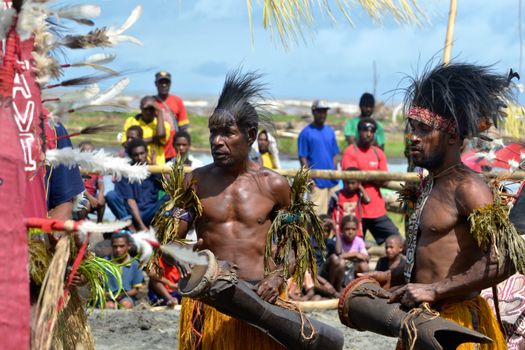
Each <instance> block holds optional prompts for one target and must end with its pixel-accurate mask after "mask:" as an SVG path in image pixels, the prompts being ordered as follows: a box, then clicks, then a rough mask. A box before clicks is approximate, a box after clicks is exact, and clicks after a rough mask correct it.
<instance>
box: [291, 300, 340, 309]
mask: <svg viewBox="0 0 525 350" xmlns="http://www.w3.org/2000/svg"><path fill="white" fill-rule="evenodd" d="M292 302H293V303H294V304H296V305H297V306H299V308H300V309H301V310H302V311H312V310H330V309H337V304H338V303H339V299H327V300H308V301H292Z"/></svg>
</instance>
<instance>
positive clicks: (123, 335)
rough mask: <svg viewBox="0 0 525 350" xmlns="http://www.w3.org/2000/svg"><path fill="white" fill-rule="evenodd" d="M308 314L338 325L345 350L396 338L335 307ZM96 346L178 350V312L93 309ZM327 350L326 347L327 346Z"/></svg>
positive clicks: (380, 346) (381, 349)
mask: <svg viewBox="0 0 525 350" xmlns="http://www.w3.org/2000/svg"><path fill="white" fill-rule="evenodd" d="M308 315H309V316H310V317H314V318H317V319H318V320H320V321H322V322H325V323H327V324H330V325H332V326H334V327H337V328H338V329H340V330H341V331H343V332H344V336H345V347H344V349H345V350H346V349H355V350H372V349H373V350H387V349H388V350H392V349H394V348H395V344H396V341H397V340H396V339H395V338H387V337H383V336H381V335H377V334H373V333H369V332H358V331H355V330H353V329H350V328H347V327H345V326H343V325H342V324H341V323H340V322H339V318H338V316H337V312H336V310H329V311H322V312H311V313H309V314H308ZM89 318H90V322H91V327H92V331H93V335H94V336H95V342H96V346H97V349H102V350H104V349H107V350H113V349H126V348H128V349H144V350H146V349H147V350H156V349H177V329H178V322H179V311H177V310H171V309H154V310H153V311H152V310H146V309H144V308H142V307H140V306H138V307H137V308H136V309H134V310H132V311H126V310H105V311H104V314H103V316H101V313H100V312H99V311H98V310H96V311H95V312H94V313H93V314H92V315H90V317H89ZM327 350H329V349H327Z"/></svg>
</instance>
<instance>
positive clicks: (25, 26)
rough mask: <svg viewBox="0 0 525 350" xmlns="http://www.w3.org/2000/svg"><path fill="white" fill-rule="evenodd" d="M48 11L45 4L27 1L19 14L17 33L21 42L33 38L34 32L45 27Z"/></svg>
mask: <svg viewBox="0 0 525 350" xmlns="http://www.w3.org/2000/svg"><path fill="white" fill-rule="evenodd" d="M46 18H47V11H46V5H45V4H38V3H35V2H32V1H26V2H24V4H23V5H22V9H21V11H20V13H19V14H18V22H17V25H16V31H17V32H18V34H19V35H20V40H22V41H24V40H27V39H29V38H30V37H31V35H32V34H33V32H34V31H35V30H36V29H37V28H39V27H41V26H45V23H46Z"/></svg>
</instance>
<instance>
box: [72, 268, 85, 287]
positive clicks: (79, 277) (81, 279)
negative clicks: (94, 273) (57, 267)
mask: <svg viewBox="0 0 525 350" xmlns="http://www.w3.org/2000/svg"><path fill="white" fill-rule="evenodd" d="M68 270H69V271H71V268H68ZM86 283H87V278H86V277H85V276H84V275H83V274H81V273H80V272H79V271H78V270H77V271H76V273H75V275H74V276H73V279H72V280H71V286H74V287H78V286H82V285H84V284H86Z"/></svg>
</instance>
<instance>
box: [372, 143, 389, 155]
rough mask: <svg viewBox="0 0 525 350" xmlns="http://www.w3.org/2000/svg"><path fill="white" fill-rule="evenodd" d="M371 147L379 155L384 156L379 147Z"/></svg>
mask: <svg viewBox="0 0 525 350" xmlns="http://www.w3.org/2000/svg"><path fill="white" fill-rule="evenodd" d="M372 149H373V151H374V152H375V153H376V154H377V155H378V156H379V157H383V158H386V154H385V151H383V150H382V149H381V147H379V146H375V145H373V146H372Z"/></svg>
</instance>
